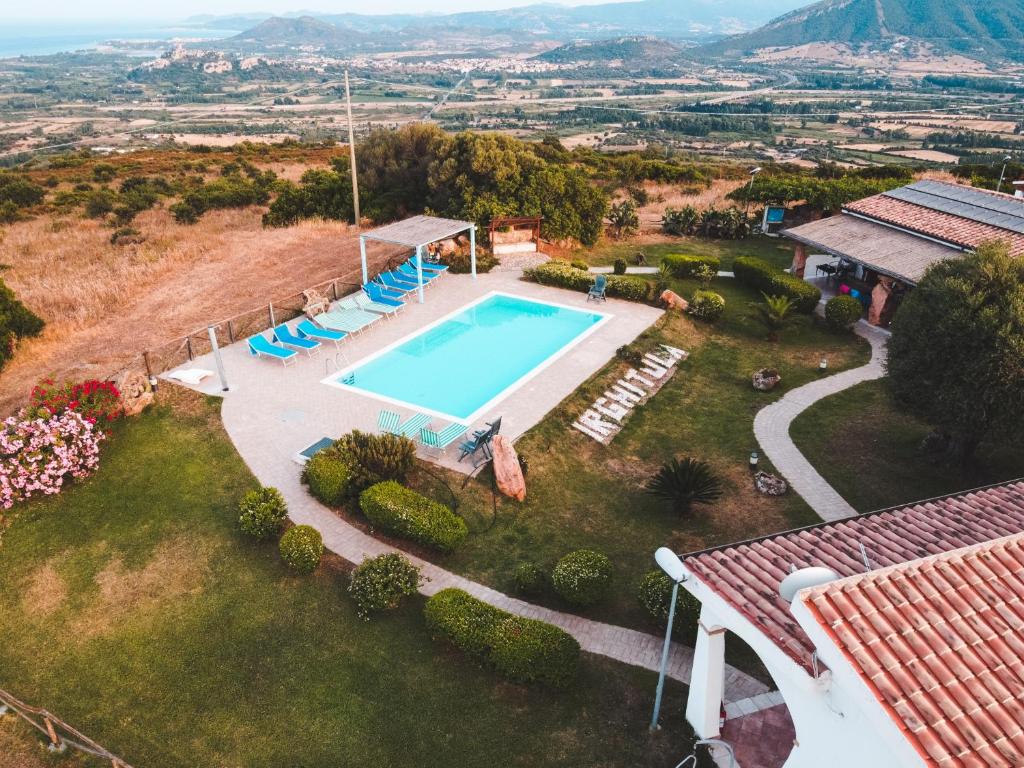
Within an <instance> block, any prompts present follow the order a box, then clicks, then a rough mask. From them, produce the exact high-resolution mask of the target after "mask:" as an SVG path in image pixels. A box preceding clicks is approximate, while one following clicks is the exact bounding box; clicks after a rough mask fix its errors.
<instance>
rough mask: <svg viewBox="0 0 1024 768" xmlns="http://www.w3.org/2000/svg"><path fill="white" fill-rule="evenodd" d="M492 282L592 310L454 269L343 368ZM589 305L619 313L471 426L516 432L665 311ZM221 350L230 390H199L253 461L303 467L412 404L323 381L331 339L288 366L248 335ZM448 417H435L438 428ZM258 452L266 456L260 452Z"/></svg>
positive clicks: (329, 368) (214, 385)
mask: <svg viewBox="0 0 1024 768" xmlns="http://www.w3.org/2000/svg"><path fill="white" fill-rule="evenodd" d="M491 291H501V292H504V293H510V294H513V295H516V296H522V297H523V298H527V299H537V300H540V301H549V302H554V303H558V304H563V305H566V306H570V307H578V308H580V309H583V310H586V309H588V303H587V301H586V295H585V294H582V293H576V292H572V291H566V290H561V289H558V288H550V287H546V286H541V285H537V284H535V283H528V282H524V281H522V280H520V279H519V273H518V272H494V273H490V274H484V275H480V276H478V278H477V279H476V280H475V281H474V280H473V279H472V278H471V277H470V276H468V275H446V276H444V277H443V278H441V279H439V280H438V281H437V282H436V284H435V285H433V286H431V287H430V288H429V289H428V290H427V291H426V300H425V302H424V303H423V304H417V303H415V298H413V299H412V301H411V302H410V303H409V305H408V306H407V307H406V308H405V309H403V310H402V311H401V312H400V313H399V314H398V315H397V316H396V317H393V318H390V319H385V320H380V321H378V322H376V323H374V324H373V325H372V326H370V327H369V328H367V329H366V330H365V331H363V332H362V333H360V334H357V335H356V336H354V337H353V338H350V339H346V340H345V341H344V342H342V344H341V349H342V350H343V351H344V352H345V355H346V357H347V361H340V367H341V368H344V367H346V366H347V365H349V364H352V365H355V364H358V363H359V361H360V360H362V359H364V358H366V357H369V356H370V355H372V354H374V353H375V352H377V351H378V350H380V349H381V348H383V347H385V346H387V345H389V344H392V343H393V342H395V341H397V340H399V339H402V338H404V337H406V336H408V335H410V334H414V333H416V332H417V331H418V330H419V329H420V328H422V327H424V326H426V325H428V324H430V323H432V322H434V321H435V320H437V319H438V318H440V317H442V316H444V315H447V314H449V313H451V312H453V311H456V310H458V309H459V308H461V307H463V306H465V305H466V304H469V303H470V302H472V301H475V300H477V299H479V298H480V297H482V296H484V295H485V294H487V293H489V292H491ZM589 309H591V310H597V311H600V312H602V313H604V314H607V315H610V316H611V317H610V319H609V320H608V321H607V322H606V323H604V325H602V326H601V327H600V328H599V329H598V330H597V331H596V332H595V333H593V334H591V335H589V336H587V337H586V338H585V339H583V340H582V341H580V342H579V343H577V344H575V345H574V346H571V347H570V348H569V349H568V350H567V351H566V352H565V353H564V354H562V356H561V357H559V358H558V359H557V360H555V361H554V362H553V363H552V364H551V365H549V366H547V367H546V368H544V369H543V370H541V371H540V372H539V373H537V374H536V375H535V376H534V377H533V378H530V379H529V380H527V381H526V382H525V383H523V384H522V385H521V386H519V387H518V388H517V389H515V390H514V391H512V392H511V393H510V394H509V395H508V396H507V397H505V398H503V399H501V400H499V401H498V402H497V403H495V404H494V405H493V406H491V407H490V408H489V409H487V410H486V411H485V412H484V413H483V414H482V415H481V416H480V418H479V419H478V421H477V422H475V423H474V424H472V425H471V426H472V427H477V426H482V425H483V423H484V422H485V421H490V420H492V419H494V418H496V417H498V416H500V417H502V422H501V425H502V426H501V432H502V434H504V435H507V436H509V437H511V438H512V439H513V440H514V439H516V438H517V437H519V436H520V435H522V434H523V433H524V432H526V431H527V430H528V429H530V428H531V427H532V426H534V425H535V424H537V423H538V422H539V421H540V420H541V419H543V418H544V416H545V415H546V414H547V413H548V412H549V411H550V410H551V409H552V408H554V407H555V406H556V405H558V404H559V403H560V402H561V401H562V400H564V399H565V398H566V397H568V396H569V395H571V394H572V393H573V392H574V391H575V390H576V389H577V388H578V387H579V386H580V385H581V384H583V382H585V381H586V380H587V379H588V378H590V376H592V375H593V374H594V373H595V372H597V371H598V370H600V368H601V367H602V366H604V365H605V363H607V362H608V361H609V360H610V359H611V358H612V357H613V355H614V354H615V350H616V349H618V348H619V347H620V346H622V345H623V344H628V343H629V342H631V341H632V340H633V339H635V338H636V337H637V336H638V335H639V334H640V333H642V332H643V331H644V330H645V329H646V328H648V327H649V326H650V325H652V324H653V323H654V322H655V321H656V320H657V319H658V318H659V317H661V315H662V312H661V310H658V309H655V308H653V307H649V306H646V305H644V304H638V303H636V302H627V301H618V300H615V299H609V300H608V301H607V302H605V303H603V304H594V303H593V302H591V303H590V304H589ZM222 358H223V361H224V368H225V371H226V374H227V379H228V384H229V386H230V390H229V391H228V392H221V390H220V382H219V380H218V379H217V377H216V376H213V377H209V378H207V379H205V380H204V381H203V383H202V385H201V386H199V387H193V389H197V390H199V391H202V392H205V393H207V394H211V395H218V396H223V397H224V406H223V418H224V424H225V426H226V428H227V430H228V433H229V434H230V436H231V439H232V440H233V441H234V443H235V445H236V446H238V449H239V452H240V453H241V454H242V456H243V458H245V459H246V461H247V462H249V463H250V466H251V465H252V464H253V463H260V464H262V463H263V462H264V461H268V460H270V461H276V462H282V463H287V464H290V465H291V466H293V467H295V470H296V472H297V471H298V466H297V465H296V464H294V463H293V462H292V457H293V456H294V455H295V454H296V453H297V452H299V451H300V450H302V449H303V448H305V447H306V446H308V445H310V444H311V443H313V442H315V441H317V440H319V439H320V438H322V437H330V438H338V437H340V436H341V435H343V434H346V433H347V432H351V431H352V430H354V429H359V430H363V431H376V430H377V414H378V413H379V412H380V410H381V408H385V407H386V408H388V409H390V410H394V411H397V412H398V413H400V414H401V416H402V417H403V418H406V417H408V416H410V415H412V413H413V411H411V410H409V409H403V408H401V407H398V406H392V405H387V404H385V403H382V402H381V401H380V400H378V399H376V398H373V397H369V396H367V395H362V394H360V393H358V392H356V391H353V390H345V389H339V388H336V387H332V386H329V385H327V384H324V383H322V379H324V378H325V377H326V376H328V375H330V374H331V373H333V372H334V371H335V370H336V366H335V350H334V346H333V345H325V346H324V347H323V348H322V352H321V354H319V355H317V356H314V357H308V356H307V355H305V354H300V355H299V357H298V358H297V359H296V361H295V362H294V364H291V365H288V366H287V367H286V366H283V365H281V363H280V362H278V361H276V360H269V359H265V358H254V357H252V356H250V355H249V354H248V350H247V348H246V345H245V342H244V341H243V342H237V343H235V344H232V345H231V346H229V347H225V348H223V350H222ZM182 367H183V368H205V369H207V370H211V371H213V370H215V369H216V368H215V364H214V361H213V358H212V355H205V356H203V357H199V358H196V359H195V360H194V361H193V362H192V363H190V364H188V365H185V366H182ZM453 384H454V382H453ZM443 423H444V422H443V421H442V420H440V419H435V420H434V426H435V427H436V426H441V425H443ZM419 453H420V455H421V456H422V457H423V458H427V459H430V460H432V461H435V462H436V463H439V464H442V465H443V466H446V467H449V468H451V469H456V470H459V471H462V472H469V471H470V470H471V469H472V464H471V463H470V461H469V460H468V459H467V460H466V461H464V462H462V463H461V464H460V463H459V462H457V461H456V459H457V457H458V452H457V446H454V445H453V446H451V447H450V448H449V450H448V455H447V456H446V457H444V458H443V459H441V460H438V459H437V458H436V457H435V456H433V455H430V454H427V453H426V452H425V451H424V450H423V449H422V448H420V449H419ZM257 456H258V457H259V459H258V460H256V461H254V459H256V457H257Z"/></svg>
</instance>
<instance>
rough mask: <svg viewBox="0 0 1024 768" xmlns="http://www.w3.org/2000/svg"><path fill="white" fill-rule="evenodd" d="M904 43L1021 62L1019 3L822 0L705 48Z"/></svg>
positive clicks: (740, 50)
mask: <svg viewBox="0 0 1024 768" xmlns="http://www.w3.org/2000/svg"><path fill="white" fill-rule="evenodd" d="M908 40H909V41H911V42H915V43H923V44H927V45H929V46H931V47H932V48H933V49H934V50H936V51H938V52H942V53H950V52H952V53H961V54H964V55H967V56H970V57H972V58H980V59H997V58H1010V59H1022V58H1024V0H822V2H819V3H815V4H814V5H810V6H807V7H806V8H800V9H798V10H795V11H792V12H790V13H787V14H785V15H783V16H780V17H779V18H777V19H774V20H773V21H771V22H770V23H768V24H766V25H765V26H763V27H761V28H760V29H757V30H754V31H753V32H749V33H746V34H740V35H737V36H734V37H730V38H727V39H725V40H722V41H720V42H716V43H712V44H710V45H708V46H707V47H706V48H705V50H706V51H707V52H708V53H717V54H722V55H742V54H746V53H750V52H753V51H755V50H759V49H763V48H774V47H795V46H801V45H806V44H809V43H817V42H823V43H846V44H849V45H851V46H859V45H871V46H875V47H879V48H891V47H893V46H894V45H899V44H902V43H905V42H906V41H908Z"/></svg>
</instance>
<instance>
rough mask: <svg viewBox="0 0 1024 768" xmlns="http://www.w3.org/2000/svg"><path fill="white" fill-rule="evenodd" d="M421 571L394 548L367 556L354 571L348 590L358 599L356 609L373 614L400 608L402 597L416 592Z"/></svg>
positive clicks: (354, 598)
mask: <svg viewBox="0 0 1024 768" xmlns="http://www.w3.org/2000/svg"><path fill="white" fill-rule="evenodd" d="M419 584H420V571H419V568H417V567H416V566H415V565H413V564H412V563H410V562H409V560H408V558H406V557H404V556H402V555H400V554H398V553H397V552H392V553H389V554H386V555H378V556H377V557H372V558H370V559H368V560H364V561H363V562H362V563H361V564H360V565H359V567H358V568H356V569H355V570H354V571H353V572H352V580H351V581H350V582H349V585H348V593H349V594H350V595H352V599H353V600H355V601H356V613H357V614H358V615H359V616H360V617H361V618H363V619H366V620H369V618H370V614H373V613H379V612H380V611H388V610H391V609H393V608H397V607H398V605H399V603H401V601H402V598H403V597H406V596H408V595H414V594H416V589H417V587H419Z"/></svg>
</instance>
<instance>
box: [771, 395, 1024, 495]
mask: <svg viewBox="0 0 1024 768" xmlns="http://www.w3.org/2000/svg"><path fill="white" fill-rule="evenodd" d="M930 431H931V430H930V428H929V426H928V425H927V424H925V423H924V422H923V421H921V420H920V419H917V418H915V417H913V416H911V415H909V414H907V413H906V412H904V411H903V410H901V409H900V408H899V407H897V406H896V405H895V404H894V403H893V402H892V400H891V398H890V397H889V393H888V391H887V389H886V385H885V381H884V380H879V381H869V382H865V383H863V384H858V385H857V386H856V387H852V388H851V389H848V390H846V391H845V392H841V393H839V394H837V395H832V396H831V397H828V398H826V399H824V400H821V401H820V402H818V403H815V404H814V405H812V406H811V407H810V408H808V409H807V410H806V411H804V412H803V413H802V414H800V416H798V417H797V418H796V420H794V422H793V424H792V427H791V428H790V436H791V437H792V438H793V441H794V442H795V443H796V445H797V447H798V448H799V449H800V450H801V451H802V452H803V453H804V455H805V456H807V458H808V459H809V460H810V462H811V463H812V464H813V465H814V467H815V469H817V470H818V471H819V472H820V473H821V474H822V476H823V477H824V478H825V479H826V480H827V481H828V482H829V483H830V484H831V485H832V486H833V487H834V488H835V489H836V490H837V491H839V494H840V495H841V496H842V497H843V498H844V499H846V500H847V501H848V502H850V504H852V505H853V507H854V508H855V509H856V510H857V511H858V512H868V511H871V510H873V509H883V508H885V507H891V506H894V505H896V504H903V503H905V502H910V501H917V500H919V499H927V498H931V497H933V496H942V495H944V494H948V493H954V492H956V491H962V490H964V489H966V488H977V487H978V486H982V485H988V484H991V483H997V482H1001V481H1003V480H1010V479H1014V478H1018V477H1024V454H1022V453H1021V451H1020V449H1019V446H1016V447H1014V446H1009V445H993V444H991V443H990V444H983V445H982V446H981V448H980V450H979V452H978V455H977V457H976V461H975V462H974V464H973V465H972V466H969V467H958V466H952V467H951V466H948V465H946V464H944V463H937V462H936V461H934V460H933V459H932V458H931V457H929V456H927V455H925V454H924V453H922V452H921V450H920V445H921V441H922V440H923V439H924V437H925V436H926V435H927V434H928V433H929V432H930Z"/></svg>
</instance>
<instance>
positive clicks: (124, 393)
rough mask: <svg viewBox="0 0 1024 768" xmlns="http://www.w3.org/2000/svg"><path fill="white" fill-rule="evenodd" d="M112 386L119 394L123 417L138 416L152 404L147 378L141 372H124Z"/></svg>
mask: <svg viewBox="0 0 1024 768" xmlns="http://www.w3.org/2000/svg"><path fill="white" fill-rule="evenodd" d="M114 386H116V387H117V391H118V392H120V393H121V407H122V408H124V415H125V416H135V415H137V414H140V413H142V412H143V411H144V410H146V408H147V407H149V404H150V403H152V402H153V390H152V388H151V387H150V386H149V377H148V376H146V374H145V373H144V372H143V371H137V370H128V371H125V372H124V373H122V374H121V375H120V376H119V377H118V378H117V381H116V382H115V383H114Z"/></svg>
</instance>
